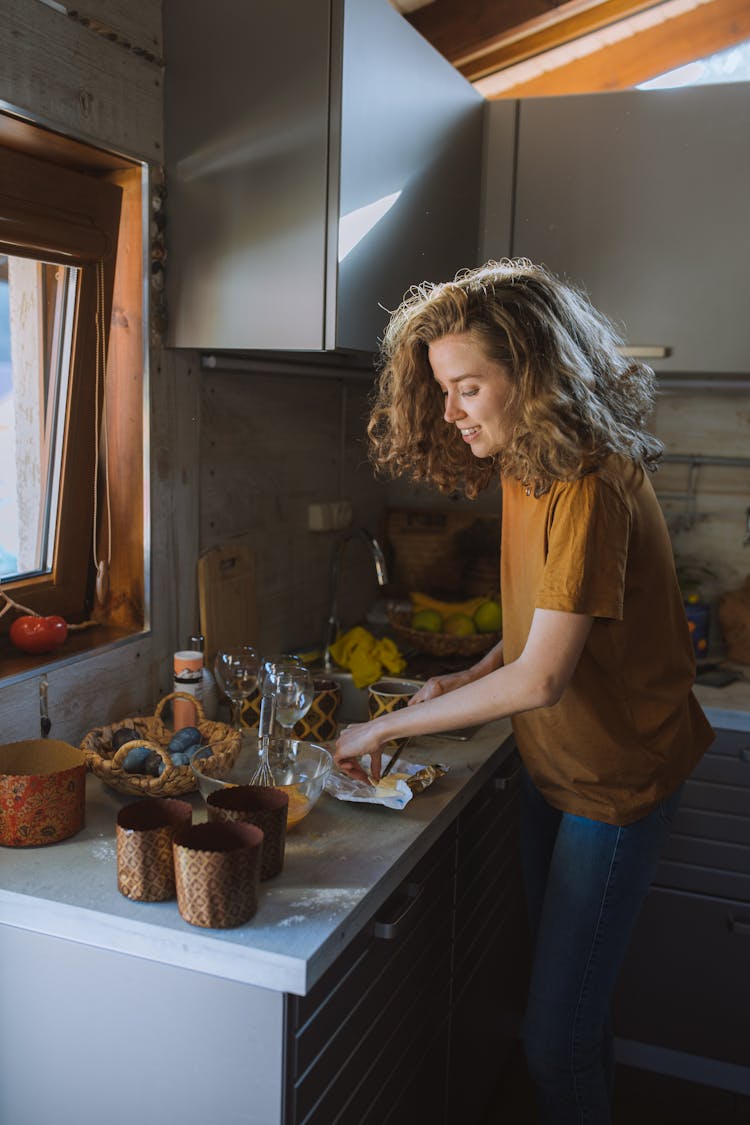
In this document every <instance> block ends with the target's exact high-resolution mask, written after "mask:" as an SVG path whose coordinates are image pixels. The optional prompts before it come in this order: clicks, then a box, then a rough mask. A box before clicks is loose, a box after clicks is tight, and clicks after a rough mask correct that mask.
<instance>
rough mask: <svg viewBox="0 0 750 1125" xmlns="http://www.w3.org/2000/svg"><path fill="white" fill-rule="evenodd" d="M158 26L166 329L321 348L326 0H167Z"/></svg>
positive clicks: (217, 340) (223, 340) (236, 341)
mask: <svg viewBox="0 0 750 1125" xmlns="http://www.w3.org/2000/svg"><path fill="white" fill-rule="evenodd" d="M292 30H293V34H290V32H291V31H292ZM164 40H165V53H166V57H167V59H168V66H167V70H166V76H165V111H164V112H165V124H164V129H165V138H166V158H167V159H166V176H167V193H168V198H169V204H168V214H169V221H168V224H167V228H166V233H167V242H168V249H169V257H168V266H167V270H166V278H167V297H168V307H169V329H168V332H169V341H168V342H169V343H170V344H171V345H172V346H174V347H180V348H289V349H297V348H299V349H309V350H320V349H321V348H322V347H323V326H324V313H325V309H324V297H325V270H326V225H325V224H326V209H327V199H328V89H329V79H330V58H329V52H330V0H305V2H304V3H302V4H301V3H289V2H284V3H281V2H279V3H273V4H238V3H236V0H165V3H164Z"/></svg>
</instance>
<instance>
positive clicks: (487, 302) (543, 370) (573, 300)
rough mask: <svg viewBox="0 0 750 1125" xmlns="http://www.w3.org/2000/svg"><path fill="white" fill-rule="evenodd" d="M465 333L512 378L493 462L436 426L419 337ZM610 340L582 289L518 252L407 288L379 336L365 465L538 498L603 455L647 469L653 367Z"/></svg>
mask: <svg viewBox="0 0 750 1125" xmlns="http://www.w3.org/2000/svg"><path fill="white" fill-rule="evenodd" d="M465 332H468V333H470V335H471V336H472V337H473V338H474V340H475V342H476V344H477V346H478V347H479V348H481V350H482V351H483V353H484V354H485V355H486V356H487V357H488V358H489V359H490V360H492V361H494V362H497V363H501V364H503V365H504V366H505V368H506V370H507V372H508V375H509V377H510V381H511V385H512V389H511V393H510V397H509V400H508V410H509V417H510V418H511V419H512V422H513V427H512V436H511V438H510V441H509V443H508V445H507V446H506V447H505V448H504V449H503V450H501V451H500V452H499V453H497V454H495V455H494V456H493V457H487V458H477V457H475V456H474V455H473V453H472V452H471V450H470V449H469V447H468V446H467V445H466V443H465V442H464V441H463V440H462V439H461V437H460V435H459V433H458V431H457V429H456V426H455V425H447V424H446V423H445V421H444V419H443V396H442V392H441V390H440V388H439V387H438V385H437V383H436V381H435V379H434V377H433V373H432V370H431V368H430V363H429V357H428V348H429V346H430V344H431V343H432V342H433V341H435V340H439V339H440V338H441V337H443V336H447V335H450V334H456V333H465ZM621 343H622V341H621V339H620V337H619V336H618V335H617V334H616V332H615V330H614V328H613V327H612V325H611V324H610V322H609V321H608V320H607V318H606V317H605V316H603V315H602V314H601V313H599V312H598V311H597V310H596V309H595V308H594V307H593V306H592V305H591V303H590V302H589V300H588V298H587V297H586V296H585V295H584V294H583V293H582V292H580V291H579V290H577V289H575V288H574V287H573V286H571V285H569V284H567V283H564V282H563V281H561V280H560V279H559V278H557V277H555V276H554V275H553V274H551V273H549V272H548V271H547V270H546V269H545V268H544V267H542V266H538V265H534V264H533V263H532V262H530V261H528V259H525V258H518V259H503V260H501V261H499V262H488V263H487V264H486V265H484V266H482V267H481V268H479V269H474V270H466V271H462V272H461V273H459V274H457V276H456V278H455V280H453V281H449V282H444V283H442V284H434V285H433V284H428V283H425V284H424V285H420V286H415V287H414V288H413V289H411V290H410V292H409V293H408V294H407V295H406V297H405V298H404V300H403V302H402V304H401V305H400V306H399V308H398V309H396V311H395V312H394V313H393V314H392V316H391V318H390V321H389V324H388V327H387V328H386V331H385V334H384V337H383V342H382V345H381V349H380V356H379V361H378V380H377V384H376V388H375V392H374V397H373V400H372V406H371V412H370V421H369V424H368V428H367V432H368V437H369V453H370V460H371V461H372V463H373V464H374V466H375V467H376V470H377V471H378V472H380V473H381V474H385V475H389V476H394V477H395V476H407V477H409V478H410V479H411V480H413V481H425V482H430V483H432V484H434V485H436V486H437V487H438V488H439V489H440V491H441V492H444V493H448V492H455V491H456V490H462V491H463V492H465V494H466V495H467V496H469V497H470V498H473V497H475V496H476V495H477V494H478V493H479V492H480V491H481V490H482V489H483V488H486V487H487V486H488V485H489V484H490V483H491V482H492V481H493V480H494V481H497V480H498V478H499V476H500V475H504V476H508V477H511V478H513V479H516V480H519V481H521V482H522V483H523V484H524V485H526V486H527V487H533V489H534V491H535V493H536V494H537V495H540V494H542V493H543V492H545V491H547V490H548V489H549V487H550V485H551V484H552V482H553V481H555V480H574V479H576V478H577V477H580V476H583V475H584V474H586V473H588V472H591V471H592V470H594V469H595V468H597V467H598V466H599V465H600V464H601V463H602V462H603V461H604V459H605V458H606V457H608V456H609V455H610V454H612V453H620V454H623V455H624V456H626V457H628V458H630V459H631V460H636V461H640V462H641V463H642V464H643V465H644V466H646V467H647V468H649V469H654V468H656V464H657V462H658V460H659V457H660V456H661V454H662V451H663V446H662V444H661V442H660V441H658V440H657V439H656V438H655V437H653V436H652V435H651V434H649V433H647V432H646V430H645V429H644V428H643V427H644V422H645V420H646V418H647V417H648V415H649V414H650V412H651V410H652V408H653V403H654V374H653V372H652V371H651V369H650V368H649V367H646V366H645V365H644V364H642V363H637V362H633V361H632V360H629V359H626V358H624V357H623V356H621V355H620V354H619V352H618V350H617V349H618V346H620V345H621Z"/></svg>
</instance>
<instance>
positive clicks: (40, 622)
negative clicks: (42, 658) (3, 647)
mask: <svg viewBox="0 0 750 1125" xmlns="http://www.w3.org/2000/svg"><path fill="white" fill-rule="evenodd" d="M9 636H10V641H11V644H13V645H15V646H16V648H20V650H21V652H31V653H35V654H36V653H41V652H54V650H55V649H56V648H59V647H60V645H61V644H63V643H64V642H65V640H66V638H67V636H68V626H67V623H66V621H65V618H64V617H57V616H52V617H17V618H16V620H15V621H14V622H13V624H12V625H11V627H10V633H9Z"/></svg>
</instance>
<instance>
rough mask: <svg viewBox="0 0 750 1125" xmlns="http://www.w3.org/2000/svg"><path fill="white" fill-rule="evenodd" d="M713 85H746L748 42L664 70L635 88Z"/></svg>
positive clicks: (749, 61)
mask: <svg viewBox="0 0 750 1125" xmlns="http://www.w3.org/2000/svg"><path fill="white" fill-rule="evenodd" d="M717 82H750V42H748V43H738V44H737V45H736V46H734V47H728V48H727V49H726V50H725V51H719V52H718V53H717V54H715V55H709V56H708V58H705V59H696V61H695V62H691V63H687V64H686V65H685V66H678V67H677V68H676V69H675V70H668V71H667V72H666V73H665V74H660V75H658V76H657V77H656V78H650V79H649V80H648V82H641V83H640V84H639V86H638V89H639V90H671V89H674V88H675V87H676V86H708V85H711V84H713V83H717Z"/></svg>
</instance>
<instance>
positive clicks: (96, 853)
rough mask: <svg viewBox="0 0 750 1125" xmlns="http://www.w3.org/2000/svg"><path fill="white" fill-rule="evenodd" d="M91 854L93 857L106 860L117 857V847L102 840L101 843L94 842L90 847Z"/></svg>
mask: <svg viewBox="0 0 750 1125" xmlns="http://www.w3.org/2000/svg"><path fill="white" fill-rule="evenodd" d="M91 854H92V855H93V857H94V859H101V860H104V861H106V862H109V861H111V860H116V859H117V848H116V846H115V845H114V844H111V843H109V842H108V841H106V840H103V841H102V842H101V844H94V846H93V848H92V849H91Z"/></svg>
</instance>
